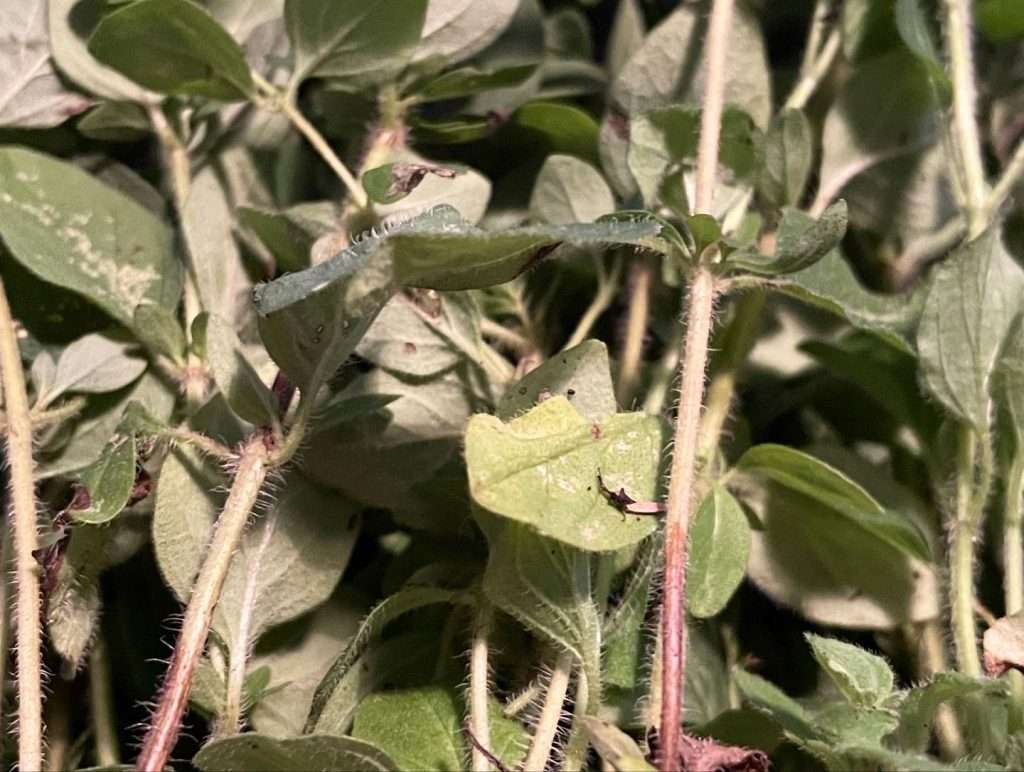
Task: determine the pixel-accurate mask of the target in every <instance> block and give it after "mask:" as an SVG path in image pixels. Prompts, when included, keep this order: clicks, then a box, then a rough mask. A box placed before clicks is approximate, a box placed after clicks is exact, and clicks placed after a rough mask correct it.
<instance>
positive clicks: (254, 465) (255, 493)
mask: <svg viewBox="0 0 1024 772" xmlns="http://www.w3.org/2000/svg"><path fill="white" fill-rule="evenodd" d="M267 456H268V453H267V449H266V446H265V444H264V441H263V437H261V436H258V435H257V436H255V437H253V438H252V439H250V440H249V442H248V443H247V444H246V446H245V448H244V449H243V451H242V455H241V457H240V458H239V462H238V469H237V471H236V472H235V479H234V482H233V483H232V485H231V493H230V494H228V499H227V501H226V502H225V504H224V509H223V511H222V512H221V514H220V517H219V518H218V519H217V524H216V526H215V527H214V531H213V536H212V538H211V539H210V546H209V547H208V548H207V551H206V556H205V558H204V559H203V565H202V568H201V569H200V570H199V577H198V578H197V579H196V582H195V585H194V586H193V588H192V595H191V597H190V598H189V603H188V608H187V609H186V610H185V621H184V623H183V624H182V627H181V632H180V633H179V634H178V641H177V643H176V644H175V647H174V654H173V655H172V657H171V664H170V667H169V668H168V670H167V675H166V676H165V678H164V686H163V690H162V692H161V694H160V702H159V704H158V705H157V708H156V712H155V713H154V714H153V723H152V726H151V727H150V729H149V731H148V732H147V733H146V739H145V740H144V741H143V744H142V752H141V753H140V754H139V758H138V759H137V760H136V762H135V766H136V769H138V770H145V771H146V772H161V770H163V769H164V767H166V765H167V760H168V759H169V758H170V755H171V751H172V750H173V749H174V744H175V741H176V740H177V739H178V733H179V732H180V731H181V719H182V716H183V715H184V713H185V706H186V705H187V703H188V697H189V693H190V692H191V691H192V679H193V677H194V676H195V671H196V667H197V666H198V664H199V659H200V657H201V656H202V654H203V649H204V648H205V647H206V638H207V636H208V635H209V632H210V623H211V621H212V619H213V611H214V608H215V606H216V605H217V601H218V600H219V599H220V593H221V590H222V588H223V587H224V580H225V578H226V577H227V574H228V570H229V569H230V567H231V560H232V558H233V557H234V553H235V551H236V549H237V548H238V544H239V542H240V540H241V538H242V533H243V532H244V531H245V525H246V523H247V522H248V520H249V513H250V512H251V511H252V508H253V506H254V505H255V504H256V500H257V498H258V497H259V493H260V490H261V489H262V488H263V482H264V480H265V479H266V476H267V468H268V463H267V460H268V459H267Z"/></svg>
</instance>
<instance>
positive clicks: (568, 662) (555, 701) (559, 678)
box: [523, 651, 576, 770]
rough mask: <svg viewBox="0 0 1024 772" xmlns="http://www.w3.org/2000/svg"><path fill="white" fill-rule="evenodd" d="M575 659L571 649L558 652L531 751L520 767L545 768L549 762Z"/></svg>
mask: <svg viewBox="0 0 1024 772" xmlns="http://www.w3.org/2000/svg"><path fill="white" fill-rule="evenodd" d="M575 660H576V658H575V656H574V655H573V653H572V652H570V651H565V652H562V653H561V654H559V655H558V659H557V660H556V662H555V667H554V670H552V671H551V680H549V681H548V688H547V692H546V693H545V694H544V704H543V706H542V707H541V711H540V716H538V718H537V725H536V726H535V727H534V730H533V740H532V741H531V742H530V750H529V751H528V752H527V754H526V760H525V761H524V762H523V769H531V770H533V769H544V768H545V767H546V766H547V765H548V758H549V757H550V756H551V748H552V746H553V745H554V743H555V735H556V734H557V732H558V722H559V721H560V720H561V718H562V705H564V704H565V695H566V694H567V693H568V691H569V678H570V677H571V676H572V666H573V662H575Z"/></svg>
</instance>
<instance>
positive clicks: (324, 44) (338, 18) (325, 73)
mask: <svg viewBox="0 0 1024 772" xmlns="http://www.w3.org/2000/svg"><path fill="white" fill-rule="evenodd" d="M426 12H427V0H287V2H285V6H284V16H285V24H286V25H287V28H288V37H289V38H290V39H291V42H292V50H293V51H294V52H295V69H294V71H293V72H292V77H291V89H292V90H295V89H296V88H297V87H298V85H299V84H300V83H301V82H302V81H303V80H305V79H306V78H310V77H319V78H338V79H340V80H342V82H343V83H344V84H345V85H346V86H348V87H352V86H363V85H368V84H376V83H381V82H385V81H387V80H389V79H390V78H393V77H394V76H395V75H397V74H398V73H399V72H400V71H401V70H402V68H403V67H404V66H405V65H406V63H407V62H408V61H409V59H410V57H411V56H412V54H413V51H414V49H415V47H416V44H417V42H418V41H419V40H420V33H421V31H425V30H424V16H425V14H426Z"/></svg>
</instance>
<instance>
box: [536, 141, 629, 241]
mask: <svg viewBox="0 0 1024 772" xmlns="http://www.w3.org/2000/svg"><path fill="white" fill-rule="evenodd" d="M613 211H615V199H614V198H613V197H612V191H611V189H610V188H609V187H608V184H607V183H606V182H605V181H604V178H603V177H602V176H601V174H600V173H599V172H598V171H597V170H596V169H595V168H594V167H593V166H591V165H590V164H588V163H587V162H586V161H581V160H580V159H578V158H574V157H573V156H568V155H551V156H548V158H547V160H546V161H545V162H544V165H543V166H542V167H541V170H540V172H539V173H538V175H537V180H536V182H535V183H534V187H533V194H532V196H531V197H530V215H531V216H532V217H533V219H535V220H538V221H540V222H547V223H552V224H555V225H561V224H568V223H574V222H593V221H594V220H596V219H597V218H598V217H600V216H601V215H605V214H608V213H610V212H613Z"/></svg>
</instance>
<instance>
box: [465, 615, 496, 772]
mask: <svg viewBox="0 0 1024 772" xmlns="http://www.w3.org/2000/svg"><path fill="white" fill-rule="evenodd" d="M492 620H493V611H492V609H491V605H490V604H489V603H488V602H487V601H486V600H481V606H480V610H479V612H478V613H477V617H476V620H475V622H474V625H473V642H472V644H471V645H470V651H469V726H470V728H471V729H472V730H473V736H474V737H475V738H476V741H477V742H478V743H479V744H480V745H481V746H483V747H484V748H488V749H489V748H490V747H491V720H490V704H489V702H490V701H489V699H488V697H489V695H488V683H489V680H490V672H489V667H490V666H489V663H488V654H489V652H490V643H491V642H490V635H491V625H492ZM472 769H473V772H491V769H492V765H491V762H490V759H488V758H487V755H486V754H484V753H483V752H482V751H481V750H480V749H479V748H477V747H476V745H474V746H473V766H472Z"/></svg>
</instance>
